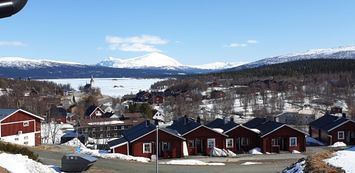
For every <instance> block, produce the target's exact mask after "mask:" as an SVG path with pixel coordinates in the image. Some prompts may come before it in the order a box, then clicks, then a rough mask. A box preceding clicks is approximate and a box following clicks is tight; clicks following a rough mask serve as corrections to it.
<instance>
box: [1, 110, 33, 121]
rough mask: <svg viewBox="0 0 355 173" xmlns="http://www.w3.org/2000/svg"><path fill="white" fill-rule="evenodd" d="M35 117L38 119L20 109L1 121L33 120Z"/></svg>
mask: <svg viewBox="0 0 355 173" xmlns="http://www.w3.org/2000/svg"><path fill="white" fill-rule="evenodd" d="M33 119H37V118H34V117H33V116H31V115H28V114H26V113H23V112H21V111H19V112H16V113H15V114H13V115H11V116H10V117H8V118H6V119H5V120H3V121H2V122H1V123H10V122H17V121H25V120H33Z"/></svg>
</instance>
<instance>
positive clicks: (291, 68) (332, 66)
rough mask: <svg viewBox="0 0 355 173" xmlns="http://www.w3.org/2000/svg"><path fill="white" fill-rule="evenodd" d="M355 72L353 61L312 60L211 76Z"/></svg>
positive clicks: (293, 75) (292, 75)
mask: <svg viewBox="0 0 355 173" xmlns="http://www.w3.org/2000/svg"><path fill="white" fill-rule="evenodd" d="M343 72H350V73H354V72H355V60H351V59H312V60H300V61H293V62H287V63H281V64H273V65H266V66H261V67H257V68H251V69H244V70H240V71H234V70H233V69H229V70H226V71H224V72H221V73H213V74H209V75H212V76H224V77H228V76H230V77H269V76H285V77H287V76H289V77H297V76H303V75H314V74H323V73H326V74H331V73H343Z"/></svg>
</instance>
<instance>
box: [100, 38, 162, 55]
mask: <svg viewBox="0 0 355 173" xmlns="http://www.w3.org/2000/svg"><path fill="white" fill-rule="evenodd" d="M106 43H107V44H109V49H110V50H121V51H129V52H161V50H159V49H157V48H155V46H156V45H164V44H167V43H168V41H167V40H164V39H162V38H160V37H158V36H153V35H141V36H133V37H118V36H106Z"/></svg>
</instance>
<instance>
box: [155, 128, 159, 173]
mask: <svg viewBox="0 0 355 173" xmlns="http://www.w3.org/2000/svg"><path fill="white" fill-rule="evenodd" d="M156 135H157V137H156V139H157V141H156V144H155V146H156V149H155V161H156V163H155V168H156V173H159V162H158V160H159V123H157V124H156Z"/></svg>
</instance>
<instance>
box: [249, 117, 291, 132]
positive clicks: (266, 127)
mask: <svg viewBox="0 0 355 173" xmlns="http://www.w3.org/2000/svg"><path fill="white" fill-rule="evenodd" d="M283 125H285V124H283V123H279V122H275V121H268V120H266V119H265V118H254V119H252V120H250V121H248V122H246V123H245V124H244V126H245V127H248V128H250V129H258V130H259V131H260V136H263V135H265V134H268V133H270V132H272V131H274V130H275V129H277V128H279V127H281V126H283Z"/></svg>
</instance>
